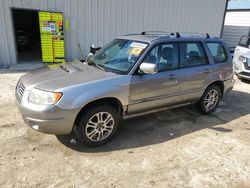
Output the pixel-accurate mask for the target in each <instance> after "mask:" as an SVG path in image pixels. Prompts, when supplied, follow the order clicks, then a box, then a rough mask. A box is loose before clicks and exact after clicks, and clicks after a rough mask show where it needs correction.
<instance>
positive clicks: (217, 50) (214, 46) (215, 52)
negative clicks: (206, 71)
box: [207, 42, 227, 63]
mask: <svg viewBox="0 0 250 188" xmlns="http://www.w3.org/2000/svg"><path fill="white" fill-rule="evenodd" d="M207 46H208V48H209V50H210V52H211V54H212V56H213V59H214V62H215V63H222V62H225V61H227V52H226V49H225V47H224V46H223V45H222V44H221V43H219V42H207Z"/></svg>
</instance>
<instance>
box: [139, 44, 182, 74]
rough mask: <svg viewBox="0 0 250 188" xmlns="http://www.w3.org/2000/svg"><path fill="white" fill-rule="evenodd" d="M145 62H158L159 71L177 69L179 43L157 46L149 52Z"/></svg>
mask: <svg viewBox="0 0 250 188" xmlns="http://www.w3.org/2000/svg"><path fill="white" fill-rule="evenodd" d="M144 62H148V63H155V64H157V67H158V71H159V72H160V71H166V70H171V69H176V68H177V67H178V46H177V43H166V44H159V45H157V46H155V47H154V48H153V49H152V50H151V51H150V52H149V53H148V55H147V56H146V58H145V60H144Z"/></svg>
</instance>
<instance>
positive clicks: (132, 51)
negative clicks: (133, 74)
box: [129, 48, 143, 56]
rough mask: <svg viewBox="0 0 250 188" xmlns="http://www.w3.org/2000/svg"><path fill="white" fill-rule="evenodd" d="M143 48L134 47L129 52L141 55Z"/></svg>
mask: <svg viewBox="0 0 250 188" xmlns="http://www.w3.org/2000/svg"><path fill="white" fill-rule="evenodd" d="M142 50H143V49H142V48H132V49H131V51H130V52H129V54H130V55H135V56H138V55H140V53H141V51H142Z"/></svg>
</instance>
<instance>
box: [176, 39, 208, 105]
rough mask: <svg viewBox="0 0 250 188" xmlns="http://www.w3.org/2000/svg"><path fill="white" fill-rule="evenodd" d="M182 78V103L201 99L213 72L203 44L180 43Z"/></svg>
mask: <svg viewBox="0 0 250 188" xmlns="http://www.w3.org/2000/svg"><path fill="white" fill-rule="evenodd" d="M179 48H180V65H179V68H180V70H181V71H182V74H181V76H180V78H179V79H180V83H181V93H180V94H181V98H180V100H181V101H182V102H189V101H193V100H196V99H198V98H200V96H201V95H202V93H203V84H204V80H205V79H206V77H207V76H208V75H209V73H210V72H211V69H210V66H209V63H208V59H207V55H206V53H205V49H204V47H203V45H202V43H201V42H180V43H179Z"/></svg>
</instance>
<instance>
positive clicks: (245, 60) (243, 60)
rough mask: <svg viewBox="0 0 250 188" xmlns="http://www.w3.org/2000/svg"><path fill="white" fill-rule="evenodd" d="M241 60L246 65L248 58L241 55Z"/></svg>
mask: <svg viewBox="0 0 250 188" xmlns="http://www.w3.org/2000/svg"><path fill="white" fill-rule="evenodd" d="M239 60H241V61H242V62H243V63H246V62H247V58H246V57H244V56H243V55H241V56H240V57H239Z"/></svg>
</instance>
